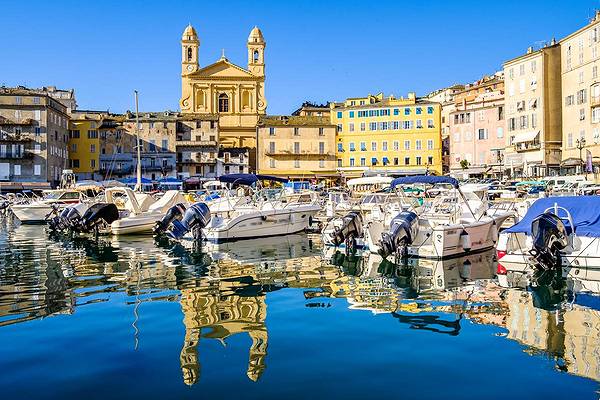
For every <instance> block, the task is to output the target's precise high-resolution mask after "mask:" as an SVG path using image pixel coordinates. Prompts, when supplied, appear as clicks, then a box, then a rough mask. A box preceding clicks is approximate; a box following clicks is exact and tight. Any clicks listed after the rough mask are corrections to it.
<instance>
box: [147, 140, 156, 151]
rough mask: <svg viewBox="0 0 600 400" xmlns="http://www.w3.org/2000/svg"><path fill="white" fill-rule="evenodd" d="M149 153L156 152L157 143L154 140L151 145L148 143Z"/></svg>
mask: <svg viewBox="0 0 600 400" xmlns="http://www.w3.org/2000/svg"><path fill="white" fill-rule="evenodd" d="M148 151H151V152H152V151H156V143H155V142H154V139H152V140H150V143H148Z"/></svg>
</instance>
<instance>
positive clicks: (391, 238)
mask: <svg viewBox="0 0 600 400" xmlns="http://www.w3.org/2000/svg"><path fill="white" fill-rule="evenodd" d="M441 183H446V184H450V185H452V187H453V189H452V190H450V191H448V192H445V193H442V194H440V195H439V196H438V197H436V198H434V199H432V201H431V202H428V203H426V204H425V205H424V208H423V211H422V212H421V213H420V214H418V213H416V212H415V211H409V210H407V211H402V212H400V213H399V214H398V215H396V216H395V217H394V218H393V219H392V221H391V222H390V228H389V230H388V231H386V232H382V233H381V236H380V237H379V238H378V237H376V236H373V237H372V238H371V243H372V247H370V250H371V251H372V252H379V253H380V254H381V255H382V256H384V257H387V256H390V255H395V256H396V257H398V256H408V257H423V258H434V259H444V258H450V257H456V256H459V255H464V254H465V253H474V252H479V251H484V250H487V249H490V248H492V247H494V246H495V245H496V242H497V240H498V232H499V229H500V227H501V226H502V224H503V223H504V221H505V220H506V219H508V218H511V217H513V218H514V215H515V214H514V212H512V211H507V212H494V213H492V214H490V213H488V211H489V209H488V201H487V192H486V190H487V186H486V185H465V186H463V187H462V188H461V187H459V182H458V180H456V179H455V178H452V177H445V176H444V177H438V176H410V177H403V178H396V179H394V181H393V182H392V185H391V186H392V188H397V187H402V185H410V184H430V185H435V184H441Z"/></svg>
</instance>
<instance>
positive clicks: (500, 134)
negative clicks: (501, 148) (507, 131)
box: [496, 126, 504, 139]
mask: <svg viewBox="0 0 600 400" xmlns="http://www.w3.org/2000/svg"><path fill="white" fill-rule="evenodd" d="M496 137H497V138H498V139H500V138H503V137H504V129H503V128H502V127H501V126H499V127H498V129H497V130H496Z"/></svg>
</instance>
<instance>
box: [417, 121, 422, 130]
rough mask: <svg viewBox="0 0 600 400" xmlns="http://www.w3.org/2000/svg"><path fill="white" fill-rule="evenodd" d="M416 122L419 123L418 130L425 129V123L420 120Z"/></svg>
mask: <svg viewBox="0 0 600 400" xmlns="http://www.w3.org/2000/svg"><path fill="white" fill-rule="evenodd" d="M416 122H417V129H421V128H423V122H422V121H421V120H420V119H418V120H417V121H416Z"/></svg>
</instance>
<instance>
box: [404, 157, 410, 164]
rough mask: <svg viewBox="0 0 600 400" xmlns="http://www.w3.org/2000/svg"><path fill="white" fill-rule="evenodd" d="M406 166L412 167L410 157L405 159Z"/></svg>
mask: <svg viewBox="0 0 600 400" xmlns="http://www.w3.org/2000/svg"><path fill="white" fill-rule="evenodd" d="M404 165H410V157H404Z"/></svg>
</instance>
